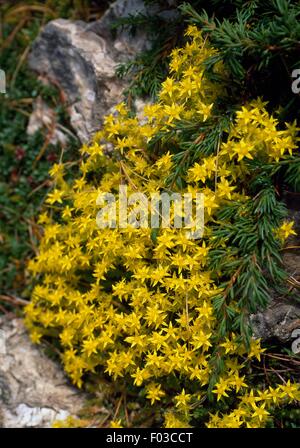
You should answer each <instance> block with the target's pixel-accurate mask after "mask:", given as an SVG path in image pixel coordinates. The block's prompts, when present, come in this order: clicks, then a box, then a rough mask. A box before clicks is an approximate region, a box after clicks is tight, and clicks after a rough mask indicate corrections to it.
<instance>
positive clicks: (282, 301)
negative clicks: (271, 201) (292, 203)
mask: <svg viewBox="0 0 300 448" xmlns="http://www.w3.org/2000/svg"><path fill="white" fill-rule="evenodd" d="M289 215H290V218H291V219H292V220H294V222H295V226H294V229H295V231H296V233H297V235H296V236H292V237H290V238H289V239H288V242H287V246H288V247H291V248H292V249H291V251H290V252H289V251H288V250H285V251H284V255H283V263H284V266H285V269H286V271H287V272H288V274H289V276H290V277H289V282H291V287H292V290H291V294H289V295H282V296H280V295H278V294H277V293H275V292H274V295H273V297H272V300H271V302H270V304H269V306H268V307H267V309H266V310H264V311H261V312H258V313H256V314H253V315H251V316H250V321H251V325H252V328H253V333H254V336H255V337H257V338H262V339H263V340H267V339H273V338H275V339H277V340H278V341H279V342H281V343H286V342H288V341H291V340H292V339H293V338H294V337H295V336H293V335H295V334H296V332H295V330H297V329H300V297H299V288H300V249H297V247H300V211H298V210H289Z"/></svg>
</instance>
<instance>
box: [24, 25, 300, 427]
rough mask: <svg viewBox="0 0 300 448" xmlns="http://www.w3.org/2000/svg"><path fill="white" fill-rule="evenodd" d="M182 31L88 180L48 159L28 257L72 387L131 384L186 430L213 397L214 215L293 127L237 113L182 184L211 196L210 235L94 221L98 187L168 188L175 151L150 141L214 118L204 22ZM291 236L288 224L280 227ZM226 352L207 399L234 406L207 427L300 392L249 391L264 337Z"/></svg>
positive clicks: (99, 142)
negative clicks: (164, 66) (162, 71)
mask: <svg viewBox="0 0 300 448" xmlns="http://www.w3.org/2000/svg"><path fill="white" fill-rule="evenodd" d="M187 34H188V35H189V36H191V40H190V41H189V42H188V43H187V44H186V46H185V47H184V48H182V49H178V50H175V51H174V52H173V55H172V61H171V64H170V70H171V74H170V77H168V78H167V79H166V81H165V82H164V83H163V85H162V90H161V93H160V97H159V100H158V101H157V103H155V104H151V105H147V106H146V107H145V109H144V115H143V117H139V118H138V117H136V116H133V115H132V113H131V112H129V111H128V109H127V107H126V106H125V104H123V103H122V104H120V105H119V106H117V107H116V111H115V113H113V114H111V115H109V116H107V117H106V119H105V123H104V126H103V129H102V130H100V131H99V132H97V133H96V135H95V137H94V141H93V142H92V144H91V145H84V146H83V148H82V155H83V161H82V162H81V176H80V177H79V178H78V179H77V180H75V181H74V182H73V183H72V185H69V184H68V183H66V182H65V180H64V165H63V164H57V165H54V167H53V168H52V170H51V175H52V177H53V179H54V184H55V186H54V189H53V191H52V192H51V193H49V195H48V198H47V204H48V210H47V211H46V212H45V213H43V214H42V215H41V216H40V219H39V222H40V224H43V225H44V236H43V239H42V241H41V244H40V252H39V255H38V257H37V258H36V259H35V260H33V261H32V262H31V263H30V270H31V272H32V274H33V275H35V276H37V277H38V278H39V279H40V280H39V282H38V284H37V285H36V287H35V289H34V292H33V296H32V301H31V302H30V304H29V305H28V306H27V309H26V323H27V326H28V328H29V329H30V332H31V337H32V340H33V341H34V342H39V341H40V340H41V338H42V337H43V336H44V335H46V336H47V335H48V336H51V337H57V338H59V341H60V345H61V348H62V359H63V364H64V368H65V370H66V372H67V373H68V375H69V376H70V377H71V379H72V381H73V382H74V384H76V385H77V386H78V387H81V386H82V384H83V375H84V374H85V373H87V372H91V373H94V374H96V375H109V376H110V377H111V378H112V379H113V380H114V381H117V382H122V381H123V382H124V383H125V384H128V385H130V386H131V387H135V388H137V389H140V390H141V391H142V396H144V397H145V398H146V399H147V400H149V403H151V404H152V405H156V404H158V405H159V406H160V407H161V408H162V409H166V412H165V425H166V426H169V427H182V426H188V425H189V422H190V417H191V410H192V409H195V408H197V407H199V406H200V407H201V406H203V403H204V402H205V400H206V399H207V389H208V383H209V378H210V376H211V374H212V367H211V365H210V358H211V353H212V350H213V349H214V343H215V342H214V337H213V335H214V331H215V326H216V317H215V313H214V307H213V302H212V300H213V297H214V296H216V294H220V293H221V292H222V286H221V285H220V284H218V281H217V280H216V279H215V277H214V273H213V272H211V271H210V270H209V268H208V264H207V260H208V256H209V251H210V247H211V233H210V223H211V222H213V220H214V214H215V212H216V210H218V209H219V208H221V207H222V206H223V205H224V204H226V203H227V202H228V201H231V200H235V201H240V202H241V203H243V202H246V201H247V200H248V197H247V196H246V194H245V192H244V191H243V188H242V186H241V185H242V183H241V179H246V178H247V174H248V170H249V166H248V165H247V163H245V161H247V160H248V159H253V158H257V157H260V158H262V159H266V160H274V161H277V160H279V159H281V158H282V157H285V154H286V153H291V151H292V150H293V149H294V148H295V139H294V131H293V128H291V127H288V126H287V128H286V129H285V130H282V129H281V130H279V129H278V126H277V125H278V123H277V121H276V119H275V118H273V117H272V116H270V115H269V114H268V112H267V110H266V108H265V106H266V105H265V104H264V103H262V102H261V101H260V100H258V101H255V102H252V103H251V104H248V105H245V106H244V107H243V108H242V109H241V110H240V111H238V112H237V114H236V119H235V122H234V123H233V124H232V127H231V129H230V131H229V135H228V138H227V141H224V142H221V144H220V147H219V149H218V153H217V154H214V155H208V156H207V157H203V158H201V160H198V161H196V162H195V163H194V165H193V166H192V167H191V168H190V169H189V170H188V172H187V174H186V183H185V186H183V187H182V188H181V190H180V191H181V192H201V193H204V210H205V214H204V221H205V232H204V235H203V238H201V239H198V240H191V239H189V238H188V237H187V235H186V233H185V230H184V229H175V228H172V227H171V228H161V229H159V231H158V232H153V229H151V228H135V227H132V226H128V227H127V228H115V229H111V228H104V229H99V228H98V227H97V225H96V214H97V211H98V208H97V206H96V200H97V197H98V196H99V194H100V193H103V192H105V193H107V192H110V193H114V194H115V195H118V188H119V186H120V185H124V184H126V185H127V188H128V191H129V193H134V192H136V191H140V192H143V193H145V194H146V195H151V194H152V193H155V192H160V191H165V190H166V188H167V187H166V184H165V179H166V176H167V174H168V173H170V172H171V171H172V169H173V168H174V159H173V156H172V154H171V152H170V151H160V152H158V154H156V155H155V154H154V153H152V152H151V151H149V150H148V145H149V142H151V141H152V140H153V138H154V137H155V136H156V135H157V134H158V133H159V132H163V133H164V135H168V134H170V135H172V136H173V137H172V138H174V139H175V140H176V139H179V138H180V135H177V134H176V132H175V136H174V129H175V128H176V123H178V122H180V121H182V122H189V123H194V124H195V123H197V122H205V121H206V120H208V119H209V117H210V115H211V114H212V111H213V108H214V101H215V99H216V98H217V95H218V89H220V88H221V87H220V86H219V85H214V84H213V83H212V82H211V81H209V80H208V79H207V78H206V77H205V76H204V68H203V62H204V61H205V60H206V58H207V57H208V56H211V55H213V54H214V49H212V48H211V47H209V45H208V44H207V42H206V41H205V40H204V39H203V38H202V36H201V34H200V32H199V31H198V30H197V29H196V28H195V27H193V26H192V27H189V29H188V32H187ZM218 70H220V72H222V71H223V68H222V66H221V65H220V67H218ZM177 188H179V187H177V186H175V190H176V189H177ZM276 230H277V231H278V232H279V230H278V229H276ZM291 232H292V227H291V226H289V225H288V224H287V223H283V227H282V229H281V232H280V235H281V236H282V235H283V236H284V237H287V236H288V235H289V234H290V233H291ZM222 244H223V245H224V244H226V241H224V242H222ZM219 350H220V353H222V356H223V359H224V363H225V369H224V374H222V375H221V376H220V378H219V379H218V381H217V383H216V384H215V386H214V389H213V391H212V395H213V397H215V400H216V403H218V405H220V406H221V405H222V403H224V404H226V403H227V400H228V403H231V404H232V403H234V405H233V406H234V410H233V411H232V412H231V413H226V411H225V409H228V405H226V406H225V408H224V413H222V411H220V412H219V413H217V414H215V415H211V417H210V419H209V421H208V423H207V425H208V426H209V427H222V426H225V427H228V426H249V427H254V426H255V427H259V426H264V425H265V424H266V422H267V421H268V419H269V418H270V416H271V411H272V408H273V407H275V406H276V405H278V404H281V403H285V402H287V401H289V400H296V399H299V398H300V397H299V386H298V385H296V384H291V383H288V384H285V385H283V384H282V385H274V388H272V387H269V388H263V386H262V387H261V388H259V390H253V389H252V388H251V385H250V383H249V382H248V380H247V372H248V366H249V362H251V360H252V359H256V360H257V361H258V362H259V361H260V356H261V353H263V351H264V349H262V348H261V346H260V342H259V341H257V340H254V339H253V340H252V341H251V344H250V348H248V349H247V348H246V347H245V346H243V345H242V344H241V343H240V342H239V339H238V335H236V334H234V333H231V334H228V335H227V338H225V339H224V340H223V342H222V343H221V344H220V347H219ZM219 409H222V408H221V407H219Z"/></svg>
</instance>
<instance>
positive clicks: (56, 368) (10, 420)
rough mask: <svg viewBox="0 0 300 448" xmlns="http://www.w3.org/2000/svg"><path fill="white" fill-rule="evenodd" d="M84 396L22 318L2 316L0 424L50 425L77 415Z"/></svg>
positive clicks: (5, 426)
mask: <svg viewBox="0 0 300 448" xmlns="http://www.w3.org/2000/svg"><path fill="white" fill-rule="evenodd" d="M85 398H86V397H85V395H84V394H83V393H81V392H79V391H78V390H76V389H75V388H73V387H72V386H71V385H70V384H69V383H68V380H67V378H66V376H65V374H64V373H63V370H62V368H61V367H60V365H59V363H56V362H54V361H53V360H51V359H49V358H48V357H47V356H46V355H45V354H44V353H43V351H42V349H41V348H37V347H36V346H34V345H33V344H32V343H31V342H30V340H29V338H28V334H27V331H26V329H25V328H24V325H23V323H22V320H21V319H17V318H14V319H13V320H10V321H7V319H6V317H5V316H3V317H2V318H1V319H0V427H4V428H24V427H35V428H36V427H50V426H51V425H52V423H53V422H54V421H55V420H64V419H65V418H66V417H67V416H69V415H72V416H76V415H77V413H78V412H79V410H80V409H81V408H82V407H83V406H84V404H85Z"/></svg>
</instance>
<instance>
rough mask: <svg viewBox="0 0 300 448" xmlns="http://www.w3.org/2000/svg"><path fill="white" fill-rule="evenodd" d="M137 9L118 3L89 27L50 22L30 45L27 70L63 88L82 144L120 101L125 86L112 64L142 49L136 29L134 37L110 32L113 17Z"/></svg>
mask: <svg viewBox="0 0 300 448" xmlns="http://www.w3.org/2000/svg"><path fill="white" fill-rule="evenodd" d="M137 11H145V6H144V3H143V2H142V0H118V1H117V2H115V3H113V4H112V5H111V7H110V8H109V9H108V10H107V12H106V13H105V14H104V16H103V17H102V18H101V19H100V20H98V21H96V22H94V23H90V24H87V23H85V22H82V21H77V22H72V21H69V20H64V19H57V20H53V21H51V22H49V23H48V24H47V25H46V26H45V27H44V29H43V30H42V32H41V33H40V35H39V37H38V38H37V40H36V41H35V42H34V44H33V47H32V51H31V53H30V56H29V66H30V67H31V69H33V70H35V71H36V72H38V73H39V74H40V75H42V76H43V77H46V78H47V79H50V81H52V82H54V83H55V84H57V85H59V86H60V88H61V89H62V90H63V92H64V94H65V96H66V99H67V104H69V113H70V118H71V124H72V126H73V128H74V129H75V131H76V132H77V135H78V137H79V138H80V140H81V141H82V142H87V141H88V140H89V138H90V136H91V135H92V134H93V133H94V132H95V131H96V130H98V129H99V127H100V126H101V122H102V119H103V116H104V115H106V114H107V113H109V112H110V111H111V109H112V107H113V106H115V105H116V104H117V103H118V102H120V101H121V100H122V99H123V95H122V92H123V90H124V88H125V87H126V85H127V83H126V81H125V80H120V79H118V78H117V77H116V75H115V70H116V67H117V65H118V64H119V63H121V62H125V61H128V60H130V59H132V58H134V56H135V55H136V54H137V52H140V51H141V50H143V49H144V48H147V45H148V43H147V39H146V35H145V34H144V33H143V32H141V31H139V32H138V33H137V34H136V35H135V36H131V34H130V33H129V32H127V31H124V30H123V31H119V32H117V33H116V34H115V36H114V35H113V33H112V31H111V25H112V23H113V22H114V21H115V20H116V18H118V17H121V16H122V17H124V16H127V15H129V14H135V13H136V12H137Z"/></svg>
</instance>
